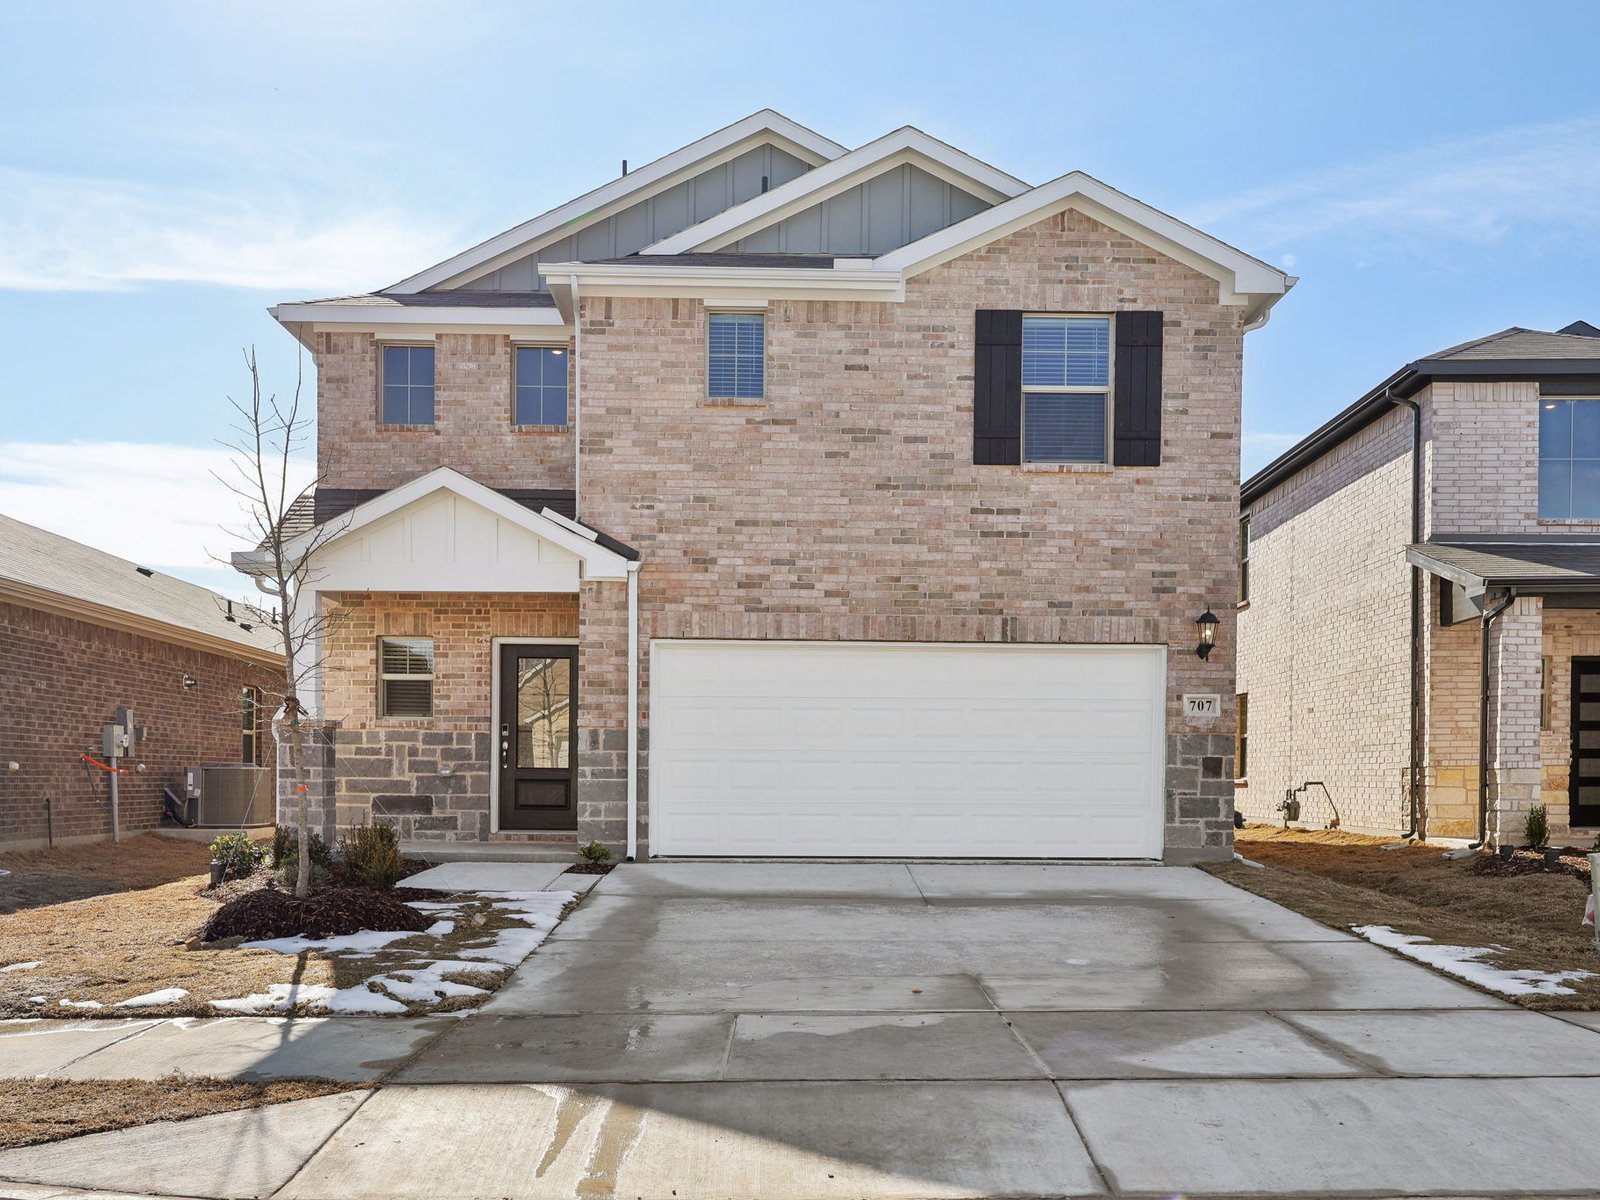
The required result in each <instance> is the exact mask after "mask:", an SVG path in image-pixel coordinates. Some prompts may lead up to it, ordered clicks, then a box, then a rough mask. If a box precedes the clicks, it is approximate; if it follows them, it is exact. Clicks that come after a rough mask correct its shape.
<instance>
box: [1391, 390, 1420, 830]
mask: <svg viewBox="0 0 1600 1200" xmlns="http://www.w3.org/2000/svg"><path fill="white" fill-rule="evenodd" d="M1389 391H1390V395H1389V402H1390V403H1391V404H1403V405H1405V406H1406V407H1407V408H1409V409H1410V410H1411V544H1412V545H1414V546H1415V545H1418V544H1420V543H1421V541H1422V407H1421V405H1419V404H1418V403H1417V402H1416V401H1415V400H1404V399H1401V398H1400V397H1399V396H1396V395H1394V394H1393V391H1394V389H1393V388H1390V389H1389ZM1423 582H1424V581H1423V576H1422V568H1421V567H1419V566H1415V565H1413V566H1412V568H1411V771H1410V786H1409V787H1407V788H1406V792H1407V805H1406V807H1407V820H1406V829H1405V832H1404V833H1402V834H1401V835H1400V836H1401V837H1402V838H1414V837H1417V836H1418V834H1419V829H1418V826H1419V825H1420V824H1421V820H1422V806H1421V804H1420V803H1418V796H1419V795H1420V794H1421V789H1422V598H1423Z"/></svg>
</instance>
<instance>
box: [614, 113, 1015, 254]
mask: <svg viewBox="0 0 1600 1200" xmlns="http://www.w3.org/2000/svg"><path fill="white" fill-rule="evenodd" d="M906 163H910V164H912V165H913V166H917V167H920V168H922V169H923V170H924V171H927V172H928V173H929V174H931V175H935V176H937V177H938V178H940V179H943V180H944V181H945V182H946V183H952V184H954V185H955V186H956V187H959V188H961V189H963V190H964V191H968V192H971V193H973V194H974V195H977V196H978V197H980V198H981V199H983V200H986V201H988V202H989V203H990V204H997V203H999V202H1000V201H1002V200H1007V199H1010V198H1011V197H1012V196H1016V195H1019V194H1021V193H1022V192H1025V191H1027V190H1028V185H1027V184H1025V183H1023V182H1022V180H1020V179H1018V178H1017V177H1016V176H1014V175H1008V174H1006V173H1005V172H1004V171H1001V170H999V169H998V168H996V167H991V166H990V165H989V164H988V163H986V162H981V161H980V160H978V159H976V158H973V157H972V156H971V155H970V154H966V153H963V152H962V151H960V150H957V149H956V148H955V147H954V146H951V145H949V144H948V143H946V142H941V141H940V140H939V139H938V138H935V137H930V136H928V135H927V134H926V133H923V132H922V130H920V129H917V128H915V127H914V126H911V125H903V126H901V127H900V128H899V129H896V130H894V131H892V132H890V133H886V134H884V135H883V136H882V137H881V138H878V139H877V140H876V141H871V142H868V143H867V144H866V145H864V146H861V147H859V148H858V149H855V150H852V151H850V152H849V153H848V154H843V155H840V156H839V157H838V158H835V159H834V160H833V161H832V162H830V163H827V164H825V165H823V166H820V167H817V168H816V169H815V170H811V171H807V172H806V173H805V174H804V175H801V176H800V177H799V178H798V179H791V180H789V182H788V183H785V184H782V185H781V186H779V187H775V188H773V189H772V190H771V191H769V192H764V193H762V194H761V195H759V196H755V197H752V198H751V199H749V200H746V201H745V202H744V203H743V204H735V205H734V206H733V207H732V208H727V209H724V210H723V211H722V212H720V213H717V214H716V215H715V216H713V217H710V218H708V219H707V220H704V221H701V222H700V223H699V224H698V225H691V226H689V227H688V228H687V229H684V230H681V231H680V232H678V233H675V234H673V235H672V236H671V237H667V238H663V239H661V240H660V241H659V242H656V243H654V244H653V245H649V246H646V247H645V248H644V249H643V250H641V251H640V252H639V253H640V254H641V255H652V254H685V253H689V252H691V251H696V250H702V251H703V250H720V249H722V248H724V247H726V246H729V245H732V244H733V243H734V242H737V241H738V240H739V239H740V238H744V237H749V236H750V235H751V234H754V233H757V232H759V231H760V230H762V229H766V228H767V227H769V226H772V225H776V224H778V223H779V222H780V221H782V220H784V219H785V218H787V217H791V216H794V215H795V214H796V213H799V212H803V211H805V210H806V209H808V208H813V207H815V206H816V205H818V204H821V203H822V202H823V201H825V200H827V199H829V198H830V197H833V196H837V195H839V194H840V193H841V192H844V191H847V190H849V189H850V188H853V187H856V186H857V185H859V184H861V183H864V182H866V181H867V180H868V179H871V178H873V177H875V176H877V175H881V174H883V173H884V172H885V171H890V170H893V169H894V168H896V167H899V166H901V165H903V164H906Z"/></svg>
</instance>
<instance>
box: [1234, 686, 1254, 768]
mask: <svg viewBox="0 0 1600 1200" xmlns="http://www.w3.org/2000/svg"><path fill="white" fill-rule="evenodd" d="M1235 729H1236V732H1235V733H1234V735H1233V738H1234V741H1233V777H1234V778H1235V779H1248V778H1249V777H1250V693H1249V692H1240V693H1239V719H1238V724H1237V725H1236V726H1235Z"/></svg>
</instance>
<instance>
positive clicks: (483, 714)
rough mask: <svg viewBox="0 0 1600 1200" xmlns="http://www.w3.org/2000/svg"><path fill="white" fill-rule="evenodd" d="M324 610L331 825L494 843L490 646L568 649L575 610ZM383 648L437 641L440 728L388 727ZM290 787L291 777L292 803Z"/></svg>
mask: <svg viewBox="0 0 1600 1200" xmlns="http://www.w3.org/2000/svg"><path fill="white" fill-rule="evenodd" d="M591 586H593V585H591ZM612 586H620V585H612ZM327 601H328V633H327V634H326V636H325V645H324V651H323V683H322V688H323V695H322V716H323V717H324V718H325V719H326V720H327V721H329V722H332V723H334V724H335V726H336V727H335V728H334V729H332V731H331V742H332V746H333V751H334V763H333V766H334V783H333V787H332V797H331V799H332V802H333V804H334V806H335V816H334V824H336V825H337V826H338V827H339V828H348V827H349V826H351V825H356V824H360V823H361V822H363V821H366V820H369V819H371V818H372V817H373V816H377V817H379V818H387V819H389V820H391V821H393V822H394V823H395V824H396V825H397V826H398V827H399V830H400V834H401V837H402V838H403V839H405V840H407V841H477V840H482V839H484V838H487V837H488V836H489V831H490V823H491V822H490V811H491V808H492V805H493V798H492V797H491V795H490V756H491V753H492V745H491V743H492V733H493V729H492V726H491V720H492V709H491V705H492V703H493V696H492V692H493V685H492V679H493V674H494V650H493V639H495V638H511V639H518V640H525V641H530V642H537V641H540V640H545V639H568V640H570V639H572V638H574V637H576V636H577V635H578V603H577V601H578V598H577V597H576V596H572V595H452V594H431V593H424V594H409V593H408V594H344V595H340V594H333V595H330V596H328V597H327ZM381 637H427V638H432V639H433V642H434V672H435V674H434V687H433V716H432V717H425V718H424V717H384V716H380V715H379V713H378V688H377V677H378V660H377V655H378V639H379V638H381ZM584 669H585V667H584V664H582V663H580V671H583V670H584ZM583 683H584V681H583V680H582V679H580V687H582V686H583ZM582 695H583V693H582V692H581V691H580V697H581V696H582ZM441 772H443V773H441ZM287 787H288V779H287V776H285V777H284V779H283V780H282V782H281V783H280V796H282V797H283V798H284V799H286V800H287V799H288V798H289V797H288V793H287V791H286V789H287Z"/></svg>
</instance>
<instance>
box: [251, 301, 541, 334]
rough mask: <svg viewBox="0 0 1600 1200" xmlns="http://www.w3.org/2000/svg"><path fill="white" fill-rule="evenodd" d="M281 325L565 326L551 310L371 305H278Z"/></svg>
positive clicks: (272, 310)
mask: <svg viewBox="0 0 1600 1200" xmlns="http://www.w3.org/2000/svg"><path fill="white" fill-rule="evenodd" d="M267 311H268V312H269V313H271V314H272V316H273V317H274V319H276V320H277V321H278V322H279V323H280V324H283V325H288V324H291V323H307V324H314V325H348V326H358V327H361V328H370V327H372V326H377V325H384V326H388V325H428V326H450V327H453V326H457V325H471V326H497V327H502V328H521V327H523V326H528V325H534V326H541V327H551V326H555V327H560V326H564V325H565V324H566V321H565V320H563V319H562V316H561V313H560V312H559V311H557V310H556V309H554V308H490V307H484V308H469V307H464V306H462V305H456V304H441V305H438V306H437V307H431V306H424V305H406V306H405V307H400V306H398V305H396V306H392V307H391V306H388V305H373V304H280V305H278V306H277V307H276V308H269V309H268V310H267Z"/></svg>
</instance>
